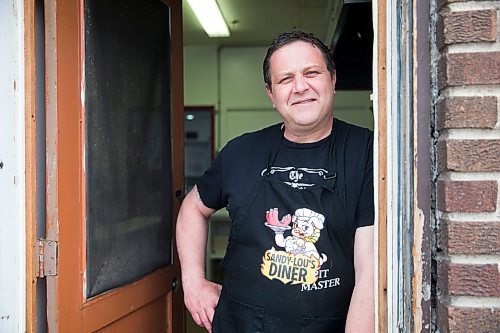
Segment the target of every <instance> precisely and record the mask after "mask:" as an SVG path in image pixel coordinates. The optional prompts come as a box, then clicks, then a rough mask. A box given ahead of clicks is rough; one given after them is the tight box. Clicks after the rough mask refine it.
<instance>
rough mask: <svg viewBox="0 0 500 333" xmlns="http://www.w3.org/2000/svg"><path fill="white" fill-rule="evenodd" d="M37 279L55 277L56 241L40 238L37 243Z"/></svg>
mask: <svg viewBox="0 0 500 333" xmlns="http://www.w3.org/2000/svg"><path fill="white" fill-rule="evenodd" d="M36 248H37V251H36V252H37V262H38V274H37V276H38V277H39V278H42V277H46V276H56V275H57V241H54V240H48V239H43V238H40V239H39V240H38V241H37V246H36Z"/></svg>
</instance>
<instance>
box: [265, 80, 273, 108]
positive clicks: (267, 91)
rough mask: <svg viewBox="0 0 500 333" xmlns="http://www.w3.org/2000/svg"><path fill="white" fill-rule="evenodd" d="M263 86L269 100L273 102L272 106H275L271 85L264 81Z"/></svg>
mask: <svg viewBox="0 0 500 333" xmlns="http://www.w3.org/2000/svg"><path fill="white" fill-rule="evenodd" d="M265 87H266V94H267V96H268V97H269V99H270V100H271V102H272V103H273V108H274V107H275V106H274V100H273V91H272V90H271V86H270V85H268V84H267V83H266V84H265Z"/></svg>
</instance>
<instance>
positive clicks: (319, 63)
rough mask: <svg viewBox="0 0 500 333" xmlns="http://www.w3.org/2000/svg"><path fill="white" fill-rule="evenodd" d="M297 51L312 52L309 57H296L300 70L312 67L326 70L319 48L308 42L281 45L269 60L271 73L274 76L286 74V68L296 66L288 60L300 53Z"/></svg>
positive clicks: (287, 69)
mask: <svg viewBox="0 0 500 333" xmlns="http://www.w3.org/2000/svg"><path fill="white" fill-rule="evenodd" d="M299 49H301V50H308V51H307V52H309V51H312V53H311V55H308V56H307V58H305V57H304V58H300V57H296V59H297V62H300V66H301V69H307V68H312V67H322V68H326V62H325V58H324V57H323V53H321V50H320V49H319V48H317V47H316V46H315V45H313V44H311V43H308V42H303V41H295V42H292V43H290V44H286V45H283V46H282V47H281V48H279V49H278V50H276V51H275V52H274V53H273V54H272V56H271V58H270V60H269V64H270V69H271V71H272V72H275V74H279V73H286V72H288V71H289V68H288V67H289V66H290V65H295V64H296V62H292V61H290V59H294V60H295V57H294V56H295V55H297V53H298V52H300V50H299ZM273 67H274V68H273ZM293 67H294V66H293ZM290 69H292V68H290Z"/></svg>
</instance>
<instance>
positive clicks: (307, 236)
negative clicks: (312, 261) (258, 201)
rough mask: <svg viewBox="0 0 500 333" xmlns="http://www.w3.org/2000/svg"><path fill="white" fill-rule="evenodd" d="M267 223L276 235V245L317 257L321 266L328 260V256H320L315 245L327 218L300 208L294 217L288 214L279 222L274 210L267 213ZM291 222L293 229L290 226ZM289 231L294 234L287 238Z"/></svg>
mask: <svg viewBox="0 0 500 333" xmlns="http://www.w3.org/2000/svg"><path fill="white" fill-rule="evenodd" d="M266 221H267V222H266V223H265V225H266V226H268V227H269V228H271V229H272V230H273V231H274V233H275V238H274V239H275V241H276V245H278V246H279V247H284V248H285V251H286V252H288V253H291V254H294V255H296V254H303V255H305V256H308V257H315V258H316V259H318V260H319V263H320V266H321V265H322V264H323V263H324V262H325V261H326V260H327V256H326V254H324V253H322V254H321V255H320V253H319V252H318V250H317V249H316V246H315V245H314V243H316V242H317V241H318V239H319V236H320V232H321V230H322V229H323V228H324V223H325V217H324V216H323V215H322V214H319V213H316V212H315V211H312V210H310V209H308V208H299V209H297V210H296V211H295V213H294V214H293V216H290V214H287V215H285V216H283V218H282V219H281V220H279V217H278V209H277V208H272V209H270V210H268V211H267V212H266ZM290 222H292V225H293V227H292V228H290V226H289V224H290ZM289 229H292V231H291V232H292V234H291V236H288V237H286V238H285V236H284V235H283V234H284V232H285V231H286V230H289Z"/></svg>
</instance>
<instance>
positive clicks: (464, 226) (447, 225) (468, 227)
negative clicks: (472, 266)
mask: <svg viewBox="0 0 500 333" xmlns="http://www.w3.org/2000/svg"><path fill="white" fill-rule="evenodd" d="M498 235H500V221H498V222H462V221H448V220H440V230H439V231H438V237H437V240H438V244H437V246H438V248H439V249H442V250H443V252H444V253H445V254H446V255H447V254H451V255H461V254H466V255H477V254H489V255H495V254H500V237H499V236H498Z"/></svg>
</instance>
